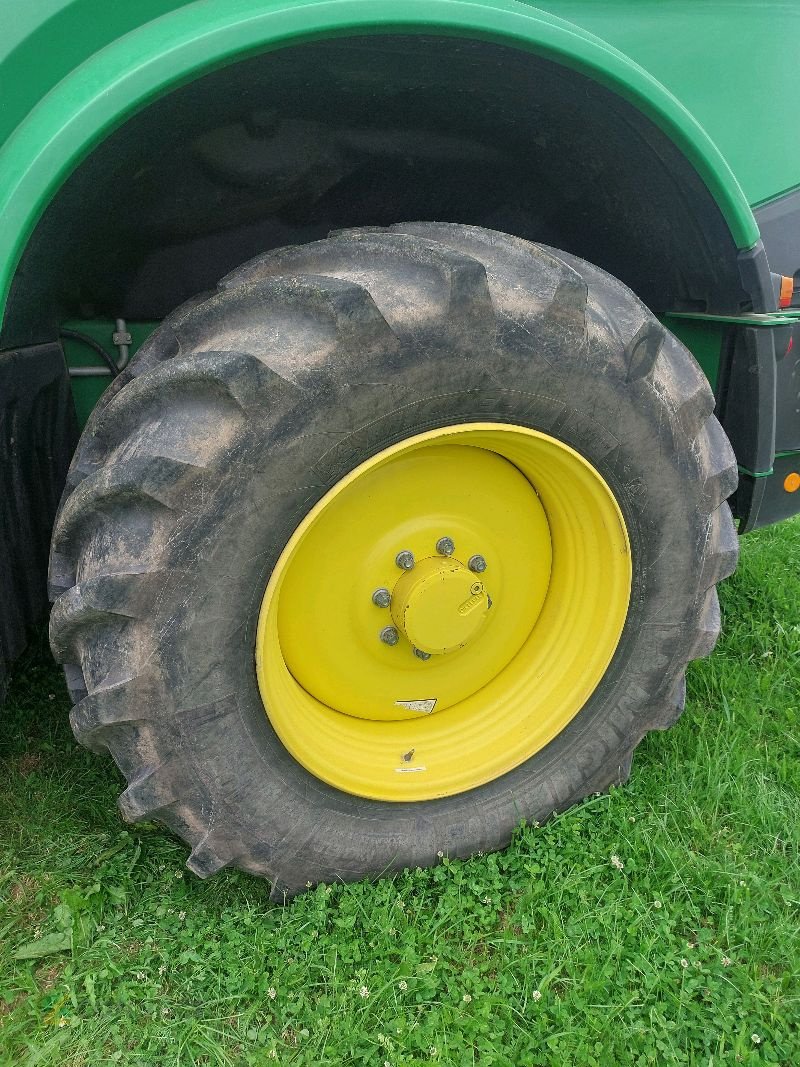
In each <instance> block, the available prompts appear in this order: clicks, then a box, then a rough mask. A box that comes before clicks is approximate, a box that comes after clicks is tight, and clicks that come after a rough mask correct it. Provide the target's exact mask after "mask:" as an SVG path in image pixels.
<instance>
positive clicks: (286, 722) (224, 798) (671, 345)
mask: <svg viewBox="0 0 800 1067" xmlns="http://www.w3.org/2000/svg"><path fill="white" fill-rule="evenodd" d="M713 409H714V397H713V395H712V392H711V390H710V388H709V385H708V382H707V380H706V378H705V377H704V375H703V373H702V372H701V370H700V369H699V367H698V366H697V364H696V363H695V361H694V359H693V358H692V356H691V355H690V354H689V352H688V351H687V350H686V349H685V348H684V347H683V346H682V345H681V344H680V343H679V342H678V341H677V340H676V339H675V338H674V337H673V336H671V335H670V334H669V333H668V332H667V331H666V330H665V329H664V327H663V326H661V325H660V324H659V323H658V322H657V321H656V320H655V319H654V317H653V316H652V315H651V314H650V312H649V311H648V310H647V308H645V307H644V306H643V305H642V304H641V303H640V302H639V300H638V299H637V298H636V297H635V296H634V295H633V294H632V293H631V292H630V291H629V290H628V289H627V288H626V287H625V286H624V285H622V284H621V283H620V282H618V281H617V280H615V279H614V278H612V277H610V276H609V275H607V274H605V273H604V272H603V271H601V270H599V269H598V268H597V267H594V266H591V265H590V264H588V263H585V262H583V261H581V260H579V259H577V258H576V257H574V256H571V255H568V254H565V253H562V252H557V251H555V250H553V249H550V248H545V247H542V246H540V245H535V244H531V243H529V242H526V241H523V240H519V239H517V238H514V237H509V236H507V235H506V234H502V233H495V232H491V231H486V230H482V229H478V228H474V227H469V226H461V225H448V224H439V223H413V224H407V225H397V226H393V227H391V228H390V229H388V230H381V229H364V230H354V231H345V232H341V233H336V234H333V235H332V236H331V237H329V238H328V239H327V240H323V241H317V242H314V243H313V244H309V245H307V246H304V247H296V248H282V249H277V250H275V251H272V252H269V253H267V254H265V255H262V256H260V257H259V258H257V259H254V260H252V261H251V262H249V263H247V264H245V265H244V266H242V267H240V268H239V269H238V270H236V271H234V272H233V273H232V274H229V275H228V276H227V277H226V278H224V279H223V280H222V282H221V283H220V286H219V288H218V289H217V291H216V292H215V293H212V294H205V295H203V296H201V297H198V298H196V299H195V300H193V301H190V302H189V303H187V304H186V305H184V306H183V307H182V308H179V309H178V310H177V311H176V312H175V313H174V314H173V315H171V316H170V317H169V318H168V319H167V320H166V321H165V322H164V323H163V324H162V325H161V327H160V328H159V329H158V330H157V331H156V332H155V333H154V334H153V336H152V337H151V338H150V340H149V341H148V342H147V344H145V345H144V346H143V348H142V349H141V351H140V353H139V355H138V357H137V358H136V359H135V360H134V361H133V362H132V364H131V365H130V367H129V369H128V370H127V371H126V372H125V374H124V375H123V376H122V377H121V379H120V380H119V381H118V382H117V383H115V385H114V387H112V388H111V389H110V390H109V391H108V393H107V394H106V397H105V398H104V402H103V403H102V404H101V406H100V407H99V408H98V409H97V410H96V412H95V413H94V415H93V417H92V419H91V421H90V423H89V425H88V427H87V429H86V431H85V433H84V435H83V438H82V440H81V443H80V446H79V448H78V451H77V454H76V456H75V459H74V462H73V466H72V470H71V475H70V479H69V483H68V488H67V491H66V493H65V497H64V500H63V502H62V505H61V510H60V514H59V517H58V521H57V524H56V530H55V536H54V542H53V551H52V560H51V587H52V595H53V598H54V599H55V605H54V608H53V614H52V622H51V635H52V646H53V650H54V652H55V654H56V656H57V658H58V659H59V660H60V661H61V662H62V663H63V664H64V667H65V671H66V676H67V680H68V684H69V688H70V691H71V693H72V697H73V700H74V702H75V707H74V709H73V711H72V726H73V729H74V731H75V735H76V737H77V738H78V740H79V741H80V742H81V743H82V744H84V745H86V746H87V747H89V748H91V749H95V750H98V751H101V750H108V751H109V752H110V753H111V755H112V756H113V758H114V760H115V761H116V763H117V765H118V766H119V768H120V770H121V771H122V772H123V774H124V775H125V777H126V779H127V781H128V785H127V788H126V789H125V791H124V792H123V793H122V796H121V798H120V808H121V811H122V814H123V816H124V817H125V818H126V819H128V820H138V819H155V820H158V821H159V822H161V823H163V824H165V825H166V826H168V827H169V828H171V829H172V830H174V832H175V833H177V834H178V835H179V836H180V837H182V838H183V839H184V840H185V841H187V842H188V843H189V845H190V846H191V855H190V856H189V859H188V866H189V867H190V869H191V870H193V871H194V872H195V873H197V874H198V875H200V876H203V877H205V876H207V875H210V874H213V873H214V872H215V871H218V870H219V869H220V868H222V867H225V866H227V865H233V866H238V867H241V868H243V869H244V870H247V871H251V872H252V873H254V874H257V875H261V876H263V877H265V878H268V879H270V881H271V882H272V884H273V895H274V897H275V898H276V899H285V897H286V896H289V895H291V894H293V893H296V892H298V891H300V890H301V889H302V888H303V887H305V886H306V885H309V884H313V883H316V882H320V881H324V882H333V881H336V880H353V879H358V878H362V877H364V876H368V875H378V874H380V873H385V872H390V871H394V870H398V869H401V868H404V867H409V866H417V865H421V866H425V865H430V864H433V863H435V862H436V859H437V856H442V855H448V856H450V857H453V856H469V855H470V854H472V853H475V852H477V851H478V850H488V849H496V848H500V847H502V846H503V845H505V844H506V843H507V842H508V841H509V838H510V836H511V833H512V830H513V829H514V827H515V826H516V825H517V824H518V823H519V822H520V821H521V820H529V821H533V820H538V821H542V820H544V819H546V818H547V817H548V816H549V815H551V814H552V813H553V812H556V811H560V810H563V809H565V808H567V807H568V806H569V805H571V804H574V803H575V802H577V801H580V800H581V799H582V798H583V797H586V796H587V795H589V794H592V793H595V792H596V791H599V790H603V789H605V788H607V787H608V786H609V785H610V784H612V783H618V782H621V781H623V780H625V779H626V778H627V776H628V774H629V771H630V765H631V756H632V753H633V750H634V748H635V747H636V745H637V744H638V743H639V741H640V740H641V738H642V737H643V736H644V735H645V734H646V733H647V732H648V731H650V730H654V729H657V730H658V729H664V728H666V727H668V726H670V725H671V724H672V723H673V722H674V721H675V719H676V718H677V717H678V715H679V714H680V712H681V709H682V707H683V702H684V692H685V687H684V672H685V669H686V665H687V663H688V662H689V661H690V660H692V659H694V658H695V657H698V656H704V655H706V654H707V653H708V652H709V651H710V650H711V648H712V647H713V645H714V642H715V640H716V638H717V633H718V630H719V604H718V600H717V592H716V588H715V586H716V583H717V582H718V581H719V580H720V579H721V578H724V577H726V576H727V575H728V574H730V573H731V572H732V571H733V569H734V567H735V564H736V559H737V538H736V533H735V530H734V526H733V522H732V519H731V514H730V511H729V509H728V506H727V504H726V503H725V500H726V498H727V497H728V496H729V495H730V494H731V493H732V492H733V490H734V488H735V486H736V463H735V460H734V456H733V452H732V451H731V448H730V446H729V444H728V441H727V439H726V437H725V435H724V433H723V431H722V429H721V428H720V426H719V423H718V422H717V421H716V419H715V418H714V415H713Z"/></svg>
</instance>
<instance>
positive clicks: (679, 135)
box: [0, 0, 800, 306]
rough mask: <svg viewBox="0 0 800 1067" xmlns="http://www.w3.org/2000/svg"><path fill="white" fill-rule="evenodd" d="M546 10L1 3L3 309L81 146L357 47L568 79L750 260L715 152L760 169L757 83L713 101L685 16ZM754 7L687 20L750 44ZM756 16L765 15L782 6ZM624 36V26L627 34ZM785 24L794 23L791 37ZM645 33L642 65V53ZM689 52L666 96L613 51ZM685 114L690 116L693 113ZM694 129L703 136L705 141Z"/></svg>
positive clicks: (169, 0) (760, 93) (746, 217)
mask: <svg viewBox="0 0 800 1067" xmlns="http://www.w3.org/2000/svg"><path fill="white" fill-rule="evenodd" d="M545 6H546V7H547V8H548V9H549V10H544V9H543V7H541V6H538V5H534V4H530V3H522V2H517V0H474V2H470V0H402V2H399V3H396V4H388V3H385V2H384V0H217V2H215V3H213V4H212V3H207V2H204V0H198V2H195V3H188V4H186V3H183V4H181V3H179V2H176V0H140V2H137V3H136V4H134V3H119V4H109V3H107V2H106V0H38V2H35V3H34V2H31V3H29V4H25V5H19V4H17V3H16V0H0V23H3V24H6V25H7V28H8V32H7V33H5V34H4V35H0V39H2V40H3V44H2V46H0V47H2V48H3V49H4V51H5V55H4V56H0V89H1V90H2V97H3V100H4V108H3V121H4V122H5V123H6V130H5V133H6V134H7V139H6V141H5V143H4V145H3V147H2V149H0V215H1V216H2V218H3V220H4V225H3V228H2V231H0V306H4V304H5V297H6V295H7V289H8V285H9V283H10V279H11V277H12V275H13V271H14V268H15V266H16V263H17V262H18V259H19V256H20V254H21V251H22V249H23V247H24V245H25V242H26V240H27V238H28V236H29V235H30V233H31V231H32V229H33V226H34V225H35V223H36V221H37V219H38V218H39V216H40V214H41V212H42V210H43V209H44V207H45V205H46V204H47V203H48V201H49V200H50V198H51V197H52V196H53V194H54V193H55V191H56V190H57V189H58V187H59V186H60V184H61V183H62V182H63V180H64V178H65V177H66V176H67V175H68V174H69V173H70V172H71V170H72V169H73V168H74V167H75V165H76V164H77V163H78V162H79V161H80V160H81V159H82V158H83V157H84V156H85V155H86V154H87V153H88V152H89V151H90V150H91V149H92V147H93V146H94V145H95V144H96V143H97V142H98V141H99V140H101V139H102V138H103V136H105V135H106V134H107V133H108V132H109V131H110V130H112V129H113V128H115V127H116V126H118V125H119V124H120V123H121V122H122V121H124V119H125V118H126V117H128V116H129V115H130V114H132V113H133V112H134V111H135V110H137V109H139V108H141V107H142V106H143V105H144V104H146V103H147V102H148V101H149V100H152V99H153V98H155V97H156V96H158V95H160V94H162V93H164V92H166V91H168V90H169V89H170V88H171V87H174V86H176V85H179V84H181V83H183V82H185V81H187V80H190V79H192V78H193V77H196V76H197V75H198V74H200V73H203V72H206V71H208V70H210V69H213V68H214V67H215V66H219V65H221V64H224V63H227V62H230V61H232V60H234V59H236V58H237V57H240V56H245V55H250V54H253V53H255V52H258V51H263V50H265V49H269V48H275V47H280V46H281V45H283V44H288V43H297V42H299V41H302V40H309V39H312V38H319V37H324V36H331V35H342V34H352V33H361V34H363V33H382V32H392V31H402V32H404V33H414V32H420V33H428V34H429V33H435V34H443V35H450V36H463V37H471V38H481V39H486V40H493V41H497V42H499V43H505V44H507V45H512V46H514V47H518V48H520V49H523V50H530V51H535V52H537V53H539V54H542V55H545V56H547V57H549V58H552V59H554V60H556V61H558V62H561V63H563V64H565V65H568V66H571V67H574V68H576V69H579V70H580V71H581V72H583V73H585V74H587V75H589V76H591V77H592V78H595V79H596V80H597V81H599V82H601V83H603V84H605V85H606V86H608V87H610V88H611V89H613V90H614V91H616V92H618V93H619V94H620V95H621V96H623V97H625V98H626V99H627V100H629V101H632V102H634V103H635V104H636V106H637V107H639V108H640V109H641V111H642V112H643V113H645V114H646V115H647V116H648V117H649V118H650V119H652V120H653V121H654V122H656V123H657V125H659V126H660V127H661V128H662V129H663V130H664V131H665V132H666V133H667V134H668V135H669V136H670V137H671V138H672V140H673V141H674V142H675V144H676V145H677V146H678V147H679V148H680V149H681V151H682V152H683V153H684V154H685V156H686V157H687V158H688V159H689V160H690V162H691V163H692V164H693V166H694V167H695V168H696V170H697V171H698V173H699V174H700V176H701V177H702V179H703V180H704V182H705V183H706V185H707V186H708V188H709V189H710V190H711V192H712V194H713V196H714V198H715V199H716V201H717V203H718V204H719V206H720V209H721V211H722V213H723V215H724V216H725V218H726V219H727V221H728V225H729V227H730V230H731V234H732V236H733V238H734V240H735V242H736V244H737V245H738V246H739V247H740V248H748V247H751V246H752V245H753V244H754V243H755V242H756V240H757V239H758V227H757V226H756V223H755V220H754V218H753V215H752V211H751V209H750V206H749V204H748V199H747V196H745V194H744V192H743V191H742V188H741V186H740V184H739V182H738V181H737V179H736V177H735V176H734V173H733V171H732V170H731V168H730V167H729V166H728V163H727V162H726V159H725V156H724V155H723V152H721V151H720V148H719V145H724V146H725V151H726V152H727V154H728V156H729V157H731V154H732V152H733V154H734V155H735V156H736V158H737V159H744V158H745V156H746V154H747V152H749V153H751V155H752V156H754V157H756V158H760V154H759V152H758V151H757V150H756V151H754V147H753V136H754V133H755V131H753V130H749V129H747V127H746V126H745V125H744V124H742V123H741V122H740V120H739V115H738V113H737V107H736V106H735V104H734V106H732V101H731V92H732V91H736V93H737V94H738V95H740V96H741V98H742V101H744V100H745V98H747V99H748V100H749V104H748V107H749V108H751V109H757V110H758V111H759V113H760V114H762V117H763V116H766V115H767V114H768V113H769V110H770V108H771V107H772V103H771V91H770V95H769V97H767V96H765V92H766V90H762V89H761V88H759V86H760V85H761V81H760V79H761V77H762V73H763V71H762V70H761V69H760V68H759V69H757V70H752V71H751V70H749V69H748V70H745V71H740V70H738V69H736V70H734V68H733V67H730V68H728V69H727V73H728V75H729V78H728V80H727V81H728V84H727V88H726V89H725V90H722V89H721V87H720V82H719V80H716V79H715V78H713V77H708V76H707V74H706V71H707V69H709V65H710V64H712V59H713V57H715V56H716V59H715V60H714V62H716V65H717V68H718V67H719V54H720V52H722V51H723V50H724V44H723V45H722V46H721V45H720V42H719V41H718V39H717V37H716V36H714V35H712V34H710V33H707V34H706V35H705V37H703V36H702V34H699V33H698V34H694V35H693V34H692V23H690V22H689V21H688V15H687V12H688V11H689V7H688V5H687V4H686V3H675V4H673V3H671V2H667V3H641V2H636V3H634V2H633V0H630V2H628V3H624V4H623V3H619V2H618V3H608V4H606V3H589V2H588V0H586V2H585V3H577V2H573V3H568V2H566V0H565V2H550V3H549V4H546V5H545ZM752 6H753V5H744V7H742V5H732V4H731V3H729V2H723V0H719V2H718V0H708V2H707V3H705V4H703V5H692V12H693V14H692V19H694V15H695V14H696V13H697V10H698V8H702V9H703V11H704V12H705V14H704V15H703V19H702V21H701V22H700V23H698V25H703V26H708V25H709V23H708V17H709V15H708V13H709V12H710V11H711V10H712V9H714V10H716V11H717V17H718V18H719V19H720V20H721V21H722V22H723V24H724V25H725V40H726V41H727V40H728V38H729V37H732V36H735V31H734V28H733V24H734V23H735V24H737V25H738V26H739V27H740V33H741V34H742V35H743V36H744V35H745V34H746V33H747V32H748V31H747V25H746V24H747V19H746V18H745V15H744V14H740V15H739V16H737V14H736V12H737V10H739V8H742V11H745V9H748V10H749V8H750V7H752ZM756 6H758V7H759V8H763V9H764V11H767V9H770V10H771V9H777V8H779V7H781V6H782V5H779V4H777V3H775V4H773V3H763V4H760V5H756ZM672 8H674V9H675V11H676V12H677V13H679V15H680V17H676V18H675V19H674V20H672V19H667V20H666V22H665V18H664V12H665V11H669V10H670V9H672ZM600 9H602V11H601V10H600ZM562 14H563V15H564V16H566V17H567V18H571V19H574V20H577V21H575V22H570V21H565V20H564V19H562V18H560V17H559V15H562ZM764 17H766V16H764ZM759 19H762V16H759ZM578 22H580V23H582V25H578ZM629 23H630V24H631V26H632V27H633V28H632V29H631V30H630V31H628V30H627V26H628V24H629ZM621 24H625V26H626V32H624V33H623V32H622V31H621ZM795 24H796V19H792V20H791V25H795ZM759 25H762V22H761V21H759ZM764 25H766V23H764ZM634 29H635V30H636V32H635V33H634ZM595 30H596V31H597V32H598V35H595V32H594V31H595ZM648 33H649V34H650V38H649V45H648V47H649V49H650V52H652V53H653V56H652V57H651V56H650V55H649V53H648V48H646V47H645V45H644V44H643V41H647V40H648ZM782 34H783V31H782V30H780V31H779V30H778V28H777V26H776V28H775V29H774V30H773V35H774V40H775V43H776V45H777V43H778V41H779V40H783V36H782ZM762 36H763V33H762ZM603 37H605V39H603ZM695 38H696V39H695ZM609 39H614V40H615V43H614V44H611V43H609ZM688 39H695V45H696V46H697V40H702V45H701V46H697V47H700V48H701V50H702V51H704V53H707V58H708V62H706V60H705V59H703V60H702V61H700V60H698V59H697V57H695V61H694V62H693V63H691V64H684V63H683V61H681V63H676V65H675V68H674V69H668V70H666V74H667V75H671V76H670V78H669V79H668V81H669V82H671V84H669V85H668V86H667V85H665V84H664V83H663V82H662V81H661V80H659V78H658V77H657V76H653V74H652V73H651V72H649V71H648V70H646V69H645V68H644V67H643V66H640V65H639V64H638V63H637V62H636V61H635V59H633V58H631V57H630V56H629V55H626V54H625V52H624V50H618V49H617V47H615V44H619V45H620V46H622V48H623V49H624V48H626V47H628V48H630V49H631V50H633V49H635V48H636V49H638V50H639V52H640V55H639V56H637V57H636V58H637V59H641V60H642V61H643V62H645V63H649V62H650V60H651V58H654V57H655V58H658V59H659V63H657V64H655V66H656V67H658V73H659V74H661V75H663V74H664V72H665V62H666V61H665V59H664V57H665V56H666V57H668V58H672V59H675V58H676V57H680V56H683V55H684V54H685V51H686V47H687V40H688ZM654 69H655V68H654ZM734 73H735V77H734ZM691 86H693V88H691ZM754 93H755V96H754V95H753V94H754ZM712 97H713V98H714V99H713V100H712V99H711V98H712ZM682 101H685V102H689V103H690V104H691V106H692V107H693V109H694V111H695V114H693V113H692V112H691V111H690V110H688V109H687V108H686V107H685V106H684V104H683V103H682ZM723 114H724V115H725V116H726V117H725V119H724V121H723V119H722V116H723ZM698 115H700V116H702V117H703V119H704V120H705V121H706V123H707V124H708V123H709V122H710V125H707V128H704V126H703V125H702V124H701V122H700V121H698ZM11 127H14V128H13V130H11ZM737 137H738V142H739V143H740V148H739V150H738V153H737V152H736V151H735V145H734V141H735V140H736V138H737ZM787 151H788V149H787ZM774 157H775V151H774V150H773V156H772V157H770V158H769V159H767V158H766V157H765V158H764V161H763V165H762V163H760V162H759V163H757V164H755V167H756V169H760V170H763V171H764V173H763V174H762V180H760V181H759V182H757V183H755V185H757V196H758V198H761V199H763V198H764V197H765V196H769V195H772V194H777V193H779V192H781V191H782V190H783V189H784V188H786V187H787V185H789V184H793V183H794V184H796V183H797V182H798V181H800V173H799V174H797V175H795V176H794V179H792V176H791V175H790V174H789V173H788V169H791V168H790V167H789V168H788V169H787V167H786V166H783V167H780V168H778V167H777V165H776V161H775V158H774ZM790 163H791V161H790ZM750 170H752V166H751V167H750ZM772 171H774V173H772ZM748 183H750V174H749V171H748Z"/></svg>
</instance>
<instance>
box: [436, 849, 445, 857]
mask: <svg viewBox="0 0 800 1067" xmlns="http://www.w3.org/2000/svg"><path fill="white" fill-rule="evenodd" d="M436 855H437V856H438V857H439V859H440V860H443V859H444V852H442V850H441V849H439V851H438V852H437V853H436Z"/></svg>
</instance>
